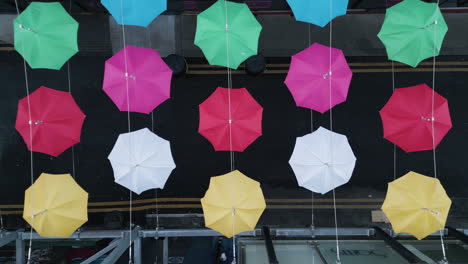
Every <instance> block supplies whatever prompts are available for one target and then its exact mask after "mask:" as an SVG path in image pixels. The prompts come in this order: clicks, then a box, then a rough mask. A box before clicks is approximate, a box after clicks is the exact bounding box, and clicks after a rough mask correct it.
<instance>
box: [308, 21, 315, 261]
mask: <svg viewBox="0 0 468 264" xmlns="http://www.w3.org/2000/svg"><path fill="white" fill-rule="evenodd" d="M307 33H308V36H309V38H308V40H309V42H308V44H309V45H308V46H307V47H310V45H311V42H312V40H311V35H310V23H309V24H308V27H307ZM310 132H311V133H312V132H314V110H312V109H310ZM311 193H312V194H311V199H312V200H311V209H312V210H311V219H310V220H311V225H310V227H311V228H312V229H315V224H314V192H311ZM312 235H313V234H312ZM314 256H315V255H314ZM314 261H315V259H314Z"/></svg>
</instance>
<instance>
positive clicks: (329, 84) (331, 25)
mask: <svg viewBox="0 0 468 264" xmlns="http://www.w3.org/2000/svg"><path fill="white" fill-rule="evenodd" d="M332 10H333V0H330V36H329V41H330V49H329V57H328V59H329V64H328V67H329V68H328V77H329V78H328V86H329V89H328V90H329V103H330V131H331V132H333V107H332V78H333V72H332V42H333V17H332V12H333V11H332ZM330 150H331V151H330V156H331V164H333V136H332V134H330ZM333 212H334V215H335V239H336V263H337V264H340V263H341V258H340V242H339V237H338V217H337V213H336V198H335V189H333Z"/></svg>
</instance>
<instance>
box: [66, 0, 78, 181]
mask: <svg viewBox="0 0 468 264" xmlns="http://www.w3.org/2000/svg"><path fill="white" fill-rule="evenodd" d="M68 7H69V8H68V13H69V14H70V16H71V12H72V0H69V2H68ZM67 77H68V92H69V93H70V94H72V88H71V74H70V60H68V61H67ZM71 152H72V176H73V179H76V175H75V174H76V171H75V146H74V145H73V146H72V147H71Z"/></svg>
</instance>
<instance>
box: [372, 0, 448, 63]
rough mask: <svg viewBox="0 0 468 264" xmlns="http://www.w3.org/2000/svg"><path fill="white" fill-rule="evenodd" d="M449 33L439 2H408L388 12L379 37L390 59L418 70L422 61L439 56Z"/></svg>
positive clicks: (411, 0) (413, 0)
mask: <svg viewBox="0 0 468 264" xmlns="http://www.w3.org/2000/svg"><path fill="white" fill-rule="evenodd" d="M447 30H448V28H447V24H446V23H445V20H444V17H443V16H442V13H441V12H440V9H439V7H438V5H437V4H436V3H425V2H423V1H420V0H405V1H403V2H401V3H399V4H396V5H394V6H392V7H390V8H388V9H387V13H386V14H385V20H384V23H383V25H382V29H381V30H380V32H379V34H378V37H379V38H380V40H381V41H382V42H383V44H384V45H385V48H386V50H387V55H388V59H390V60H394V61H399V62H402V63H405V64H408V65H410V66H412V67H416V66H418V64H419V62H421V61H422V60H424V59H426V58H429V57H432V56H435V55H439V51H440V48H441V46H442V41H443V40H444V37H445V33H447ZM434 49H436V50H435V51H434Z"/></svg>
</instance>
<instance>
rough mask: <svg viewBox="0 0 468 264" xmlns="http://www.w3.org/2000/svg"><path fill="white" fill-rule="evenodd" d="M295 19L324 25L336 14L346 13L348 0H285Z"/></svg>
mask: <svg viewBox="0 0 468 264" xmlns="http://www.w3.org/2000/svg"><path fill="white" fill-rule="evenodd" d="M287 2H288V4H289V6H290V7H291V10H292V11H293V13H294V17H295V18H296V20H297V21H302V22H307V23H311V24H314V25H317V26H320V27H324V26H326V25H327V24H328V23H329V22H330V21H331V20H333V19H334V18H335V17H337V16H342V15H344V14H346V10H347V9H348V0H314V1H310V0H287Z"/></svg>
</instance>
